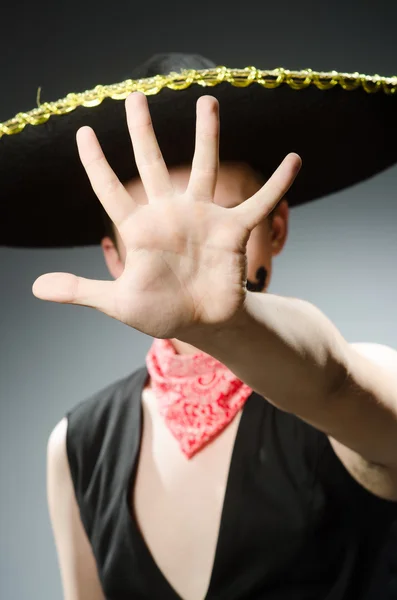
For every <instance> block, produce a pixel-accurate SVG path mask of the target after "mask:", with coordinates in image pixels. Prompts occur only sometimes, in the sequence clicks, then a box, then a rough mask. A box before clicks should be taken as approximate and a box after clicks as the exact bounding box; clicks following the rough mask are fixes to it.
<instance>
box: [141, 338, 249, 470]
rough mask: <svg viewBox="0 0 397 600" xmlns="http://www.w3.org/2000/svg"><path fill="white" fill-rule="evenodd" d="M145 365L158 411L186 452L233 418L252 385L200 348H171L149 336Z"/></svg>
mask: <svg viewBox="0 0 397 600" xmlns="http://www.w3.org/2000/svg"><path fill="white" fill-rule="evenodd" d="M146 365H147V369H148V372H149V375H150V378H151V386H152V389H153V392H154V394H155V396H156V398H157V400H158V402H159V410H160V414H161V415H162V416H163V417H164V419H165V422H166V424H167V426H168V428H169V429H170V431H171V433H172V434H173V436H174V437H175V438H176V439H177V440H178V442H179V445H180V447H181V450H182V452H183V453H184V454H185V456H187V458H192V456H194V455H195V454H196V453H197V452H198V451H199V450H201V449H202V448H203V447H204V446H205V445H206V444H208V442H210V441H211V440H212V439H213V438H215V437H216V436H217V435H219V433H220V432H221V431H222V430H223V429H224V428H225V427H226V426H227V425H228V424H229V423H230V422H231V421H232V420H233V419H234V417H235V416H236V414H237V413H238V412H239V410H240V409H241V407H242V406H243V405H244V402H245V401H246V400H247V398H248V396H250V394H251V393H252V389H251V388H250V387H248V385H246V384H245V383H243V382H242V381H241V380H240V379H238V378H237V377H236V376H235V375H234V374H233V373H232V372H231V371H229V369H227V368H226V367H225V366H224V365H223V364H222V363H220V362H218V361H217V360H216V359H215V358H213V357H212V356H210V355H209V354H206V353H205V352H198V353H197V354H177V353H176V350H175V348H174V346H173V344H172V342H170V340H160V339H157V338H156V339H154V341H153V344H152V346H151V348H150V350H149V352H148V354H147V356H146Z"/></svg>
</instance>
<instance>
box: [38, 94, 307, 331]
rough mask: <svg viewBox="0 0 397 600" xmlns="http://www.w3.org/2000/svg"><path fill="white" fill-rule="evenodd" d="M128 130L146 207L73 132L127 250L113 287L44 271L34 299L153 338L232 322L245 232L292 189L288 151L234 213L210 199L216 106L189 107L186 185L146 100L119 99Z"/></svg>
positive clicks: (296, 161)
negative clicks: (173, 168) (170, 164)
mask: <svg viewBox="0 0 397 600" xmlns="http://www.w3.org/2000/svg"><path fill="white" fill-rule="evenodd" d="M126 113H127V122H128V128H129V132H130V136H131V141H132V144H133V148H134V154H135V160H136V164H137V168H138V171H139V175H140V177H141V181H142V183H143V186H144V188H145V192H146V195H147V198H148V204H144V205H142V204H138V203H137V202H136V201H134V198H133V197H131V195H130V194H129V193H128V192H127V190H126V189H125V187H124V186H123V185H122V184H121V182H120V181H119V179H118V178H117V177H116V175H115V173H114V172H113V170H112V169H111V167H110V166H109V164H108V162H107V160H106V158H105V156H104V154H103V152H102V150H101V147H100V145H99V142H98V140H97V138H96V135H95V133H94V132H93V130H92V129H91V128H89V127H82V128H81V129H80V130H79V131H78V133H77V145H78V150H79V154H80V159H81V161H82V163H83V166H84V168H85V170H86V173H87V175H88V177H89V179H90V182H91V184H92V187H93V189H94V191H95V193H96V195H97V197H98V199H99V201H100V202H101V204H102V205H103V207H104V209H105V210H106V212H107V214H108V215H109V217H110V218H111V219H112V221H113V223H114V224H115V226H116V227H117V229H118V231H119V234H120V237H121V239H122V241H123V244H124V246H125V249H126V258H125V268H124V271H123V273H122V275H121V276H120V277H119V278H118V279H117V280H115V281H94V280H90V279H85V278H83V277H77V276H75V275H72V274H69V273H48V274H46V275H42V276H41V277H39V278H38V279H37V280H36V281H35V282H34V284H33V294H34V295H35V296H36V297H37V298H40V299H43V300H49V301H53V302H61V303H68V304H78V305H82V306H89V307H92V308H96V309H97V310H100V311H101V312H104V313H105V314H107V315H109V316H110V317H113V318H115V319H117V320H119V321H121V322H123V323H125V324H127V325H129V326H130V327H133V328H135V329H138V330H139V331H142V332H144V333H146V334H148V335H151V336H153V337H157V338H177V337H182V336H183V333H184V332H185V331H188V330H192V328H193V329H194V327H202V326H205V325H219V324H222V323H226V322H227V321H229V320H231V319H232V318H233V316H234V315H235V314H236V313H237V312H238V310H239V309H240V308H241V307H242V305H243V303H244V299H245V295H246V293H247V290H246V245H247V242H248V238H249V235H250V233H251V231H252V230H253V229H254V227H255V226H256V225H258V224H259V223H260V222H261V221H262V220H263V219H264V218H266V216H267V215H268V214H269V212H270V211H271V210H272V208H273V207H274V206H275V205H276V204H277V202H278V201H279V200H280V199H281V198H282V197H283V196H284V195H285V193H286V192H287V191H288V189H289V187H290V186H291V185H292V183H293V181H294V179H295V177H296V175H297V174H298V172H299V169H300V166H301V160H300V158H299V156H297V155H296V154H289V155H288V156H287V157H286V158H285V159H284V161H283V162H282V164H281V165H280V166H279V168H278V169H277V170H276V171H275V173H274V174H273V175H272V177H271V178H270V179H269V180H268V181H267V183H266V184H265V185H264V186H263V187H262V188H261V189H260V190H259V191H258V192H257V193H256V194H254V195H253V196H252V197H251V198H249V199H248V200H246V201H245V202H243V203H242V204H240V205H239V206H236V207H234V208H223V207H221V206H219V205H217V204H215V203H214V202H213V198H214V193H215V186H216V182H217V174H218V166H219V114H218V113H219V105H218V101H217V100H216V99H215V98H213V97H211V96H203V97H201V98H200V99H199V100H198V102H197V122H196V147H195V154H194V158H193V163H192V170H191V175H190V179H189V183H188V186H187V188H186V191H185V192H184V193H182V194H181V193H177V192H176V191H175V189H174V188H173V185H172V182H171V178H170V175H169V173H168V170H167V167H166V165H165V163H164V160H163V157H162V154H161V151H160V148H159V146H158V143H157V140H156V136H155V133H154V131H153V126H152V123H151V118H150V113H149V108H148V103H147V99H146V96H145V95H144V94H141V93H139V92H135V93H133V94H131V95H130V96H129V97H128V98H127V100H126Z"/></svg>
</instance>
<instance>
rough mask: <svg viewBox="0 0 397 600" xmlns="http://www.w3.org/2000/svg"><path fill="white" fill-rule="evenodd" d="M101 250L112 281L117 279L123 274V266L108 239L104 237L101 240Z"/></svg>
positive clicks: (115, 249) (114, 247)
mask: <svg viewBox="0 0 397 600" xmlns="http://www.w3.org/2000/svg"><path fill="white" fill-rule="evenodd" d="M101 248H102V250H103V256H104V259H105V263H106V266H107V268H108V271H109V273H110V274H111V276H112V277H113V279H118V278H119V277H120V276H121V275H122V274H123V271H124V264H123V262H122V260H121V259H120V256H119V253H118V251H117V248H116V246H115V245H114V243H113V242H112V240H111V239H110V237H104V238H103V239H102V240H101Z"/></svg>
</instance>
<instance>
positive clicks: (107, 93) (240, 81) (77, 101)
mask: <svg viewBox="0 0 397 600" xmlns="http://www.w3.org/2000/svg"><path fill="white" fill-rule="evenodd" d="M224 81H226V82H228V83H230V84H231V85H233V86H235V87H247V86H248V85H251V84H252V83H258V84H259V85H262V86H263V87H265V88H267V89H274V88H277V87H279V86H280V85H282V84H286V85H289V86H290V87H291V88H292V89H294V90H302V89H305V88H307V87H308V86H310V85H315V86H316V87H317V88H318V89H320V90H329V89H331V88H333V87H335V86H336V85H340V86H341V87H342V88H343V89H344V90H355V89H357V88H359V87H361V88H363V89H364V90H365V91H366V92H367V93H369V94H373V93H375V92H379V91H382V92H384V93H385V94H396V96H397V76H394V77H381V76H380V75H372V76H371V75H361V74H360V73H338V72H337V71H329V72H321V71H312V70H311V69H305V70H303V71H289V70H287V69H282V68H278V69H273V70H271V71H262V70H260V69H256V68H255V67H246V68H245V69H228V68H227V67H223V66H220V67H216V68H213V69H203V70H195V69H191V70H189V69H187V70H184V71H181V72H180V73H176V72H171V73H169V74H168V75H156V76H155V77H149V78H146V79H137V80H132V79H127V80H126V81H122V82H121V83H114V84H112V85H97V86H95V88H94V89H92V90H87V91H85V92H82V93H76V94H75V93H70V94H68V95H67V96H66V97H65V98H62V99H61V100H57V101H56V102H44V103H42V104H41V103H40V100H39V97H40V91H41V90H40V88H39V91H38V95H37V104H38V108H34V109H33V110H30V111H29V112H20V113H18V114H17V115H15V117H13V118H12V119H9V120H8V121H5V122H4V123H0V138H1V137H2V136H3V135H13V134H15V133H19V132H20V131H22V130H23V128H24V127H25V126H26V125H28V124H29V125H40V124H41V123H45V122H46V121H47V120H48V119H49V118H50V117H51V116H52V115H64V114H66V113H69V112H71V111H72V110H75V109H76V108H78V107H79V106H87V107H91V106H97V105H98V104H100V103H101V102H102V101H103V100H104V99H105V98H112V99H113V100H124V99H125V98H127V96H128V95H129V94H130V93H131V92H135V91H139V92H143V93H144V94H146V95H147V96H152V95H154V94H158V93H159V92H160V91H161V90H162V89H163V88H166V87H167V88H170V89H172V90H185V89H186V88H188V87H189V86H191V85H192V84H197V85H201V86H203V87H213V86H215V85H218V84H219V83H222V82H224Z"/></svg>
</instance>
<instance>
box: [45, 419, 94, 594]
mask: <svg viewBox="0 0 397 600" xmlns="http://www.w3.org/2000/svg"><path fill="white" fill-rule="evenodd" d="M67 429H68V421H67V418H66V417H64V418H63V419H61V421H59V423H57V425H56V426H55V427H54V429H53V430H52V432H51V434H50V436H49V439H48V443H47V500H48V509H49V514H50V520H51V526H52V530H53V535H54V540H55V546H56V550H57V555H58V563H59V567H60V574H61V579H62V587H63V591H64V598H65V600H83V599H84V600H103V599H104V595H103V592H102V587H101V584H100V580H99V576H98V571H97V565H96V561H95V557H94V554H93V551H92V547H91V544H90V542H89V540H88V537H87V534H86V532H85V529H84V527H83V524H82V521H81V518H80V511H79V507H78V504H77V500H76V496H75V491H74V487H73V482H72V478H71V475H70V469H69V463H68V456H67V446H66V442H67Z"/></svg>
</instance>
